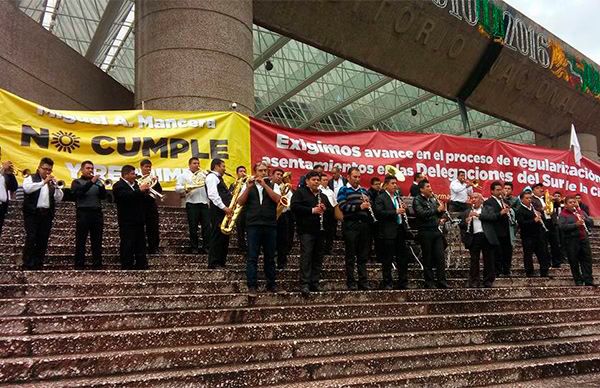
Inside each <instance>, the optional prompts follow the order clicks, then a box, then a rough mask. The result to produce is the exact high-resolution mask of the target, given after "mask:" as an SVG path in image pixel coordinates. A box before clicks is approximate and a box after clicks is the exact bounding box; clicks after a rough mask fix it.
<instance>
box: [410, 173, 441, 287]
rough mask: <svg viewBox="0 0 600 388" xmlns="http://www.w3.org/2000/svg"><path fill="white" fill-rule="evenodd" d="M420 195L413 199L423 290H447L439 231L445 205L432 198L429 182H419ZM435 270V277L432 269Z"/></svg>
mask: <svg viewBox="0 0 600 388" xmlns="http://www.w3.org/2000/svg"><path fill="white" fill-rule="evenodd" d="M419 190H420V194H419V195H418V196H416V197H415V198H414V199H413V210H414V212H415V215H416V221H417V230H418V231H419V232H418V239H419V242H420V243H421V252H422V254H423V278H424V279H425V288H435V287H436V286H437V287H438V288H448V282H447V280H446V261H445V259H444V240H443V235H442V232H441V230H440V228H439V227H440V225H441V224H442V223H443V220H444V217H443V215H444V214H445V213H446V205H445V204H444V203H440V202H439V201H438V200H437V199H436V198H435V197H434V196H433V191H432V189H431V185H430V184H429V181H427V180H426V179H424V180H422V181H421V182H419ZM434 268H435V269H436V273H435V275H436V276H435V277H434V274H433V269H434Z"/></svg>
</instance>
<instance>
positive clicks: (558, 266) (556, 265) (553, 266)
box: [552, 264, 560, 268]
mask: <svg viewBox="0 0 600 388" xmlns="http://www.w3.org/2000/svg"><path fill="white" fill-rule="evenodd" d="M552 268H560V264H553V265H552Z"/></svg>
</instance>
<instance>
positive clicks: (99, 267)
mask: <svg viewBox="0 0 600 388" xmlns="http://www.w3.org/2000/svg"><path fill="white" fill-rule="evenodd" d="M101 269H102V264H93V265H92V270H94V271H98V270H101Z"/></svg>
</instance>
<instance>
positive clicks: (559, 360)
mask: <svg viewBox="0 0 600 388" xmlns="http://www.w3.org/2000/svg"><path fill="white" fill-rule="evenodd" d="M598 371H600V353H590V354H576V355H568V356H553V357H547V358H529V359H526V360H517V361H505V362H493V363H483V364H479V365H468V366H463V367H449V368H439V369H429V370H427V371H420V370H417V371H411V372H405V373H389V374H375V375H371V376H361V377H349V378H343V379H327V380H320V381H314V382H310V383H308V382H300V383H291V384H276V385H273V384H270V385H265V386H268V387H271V388H340V387H344V388H346V387H351V388H366V387H390V386H393V387H400V386H403V387H407V386H410V387H473V386H480V385H488V384H494V383H497V382H503V383H518V382H525V381H528V380H536V379H540V378H541V377H553V376H562V375H571V374H579V373H582V374H585V373H595V372H598ZM67 386H69V385H67ZM72 386H77V385H72ZM510 386H511V387H516V386H518V385H513V384H510ZM525 386H527V385H525ZM49 387H50V385H49Z"/></svg>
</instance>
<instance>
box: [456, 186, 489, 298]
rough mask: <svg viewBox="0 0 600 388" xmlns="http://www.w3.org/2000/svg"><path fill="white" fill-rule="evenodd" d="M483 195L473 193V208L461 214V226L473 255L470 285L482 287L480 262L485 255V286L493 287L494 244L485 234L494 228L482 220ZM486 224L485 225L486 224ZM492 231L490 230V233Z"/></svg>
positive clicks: (465, 242) (466, 245) (465, 241)
mask: <svg viewBox="0 0 600 388" xmlns="http://www.w3.org/2000/svg"><path fill="white" fill-rule="evenodd" d="M482 204H483V196H482V195H481V193H473V194H471V209H467V210H465V211H464V212H463V213H462V214H461V217H460V218H461V220H462V221H461V225H460V226H461V228H462V229H463V230H464V237H463V242H464V244H465V248H467V249H468V250H469V253H470V255H471V262H470V269H469V283H468V285H469V287H471V288H478V287H480V281H481V279H480V277H479V262H480V260H481V257H482V256H483V286H484V287H486V288H489V287H492V285H493V284H494V280H495V279H496V273H495V270H494V245H492V244H491V243H490V241H489V240H488V238H487V237H486V234H485V229H492V231H491V233H495V232H494V231H493V227H492V226H491V225H490V224H489V223H485V224H484V222H482V221H481V220H480V216H481V212H482V211H483V206H482ZM484 225H485V226H484ZM489 234H490V231H489V230H488V235H489Z"/></svg>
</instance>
